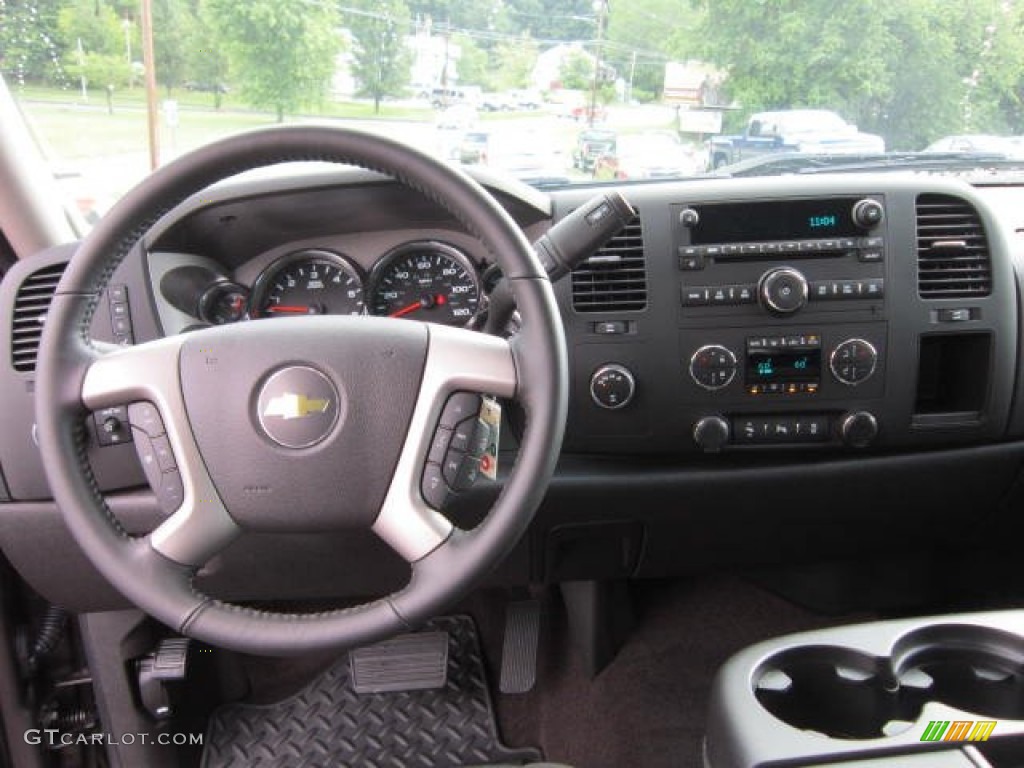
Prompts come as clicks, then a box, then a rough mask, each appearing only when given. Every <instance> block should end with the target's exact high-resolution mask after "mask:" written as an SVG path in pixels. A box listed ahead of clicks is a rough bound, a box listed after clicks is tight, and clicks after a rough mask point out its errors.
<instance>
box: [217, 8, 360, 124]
mask: <svg viewBox="0 0 1024 768" xmlns="http://www.w3.org/2000/svg"><path fill="white" fill-rule="evenodd" d="M206 14H207V18H209V19H210V21H211V23H212V24H213V25H214V27H215V29H216V32H217V39H218V40H219V41H221V44H222V45H223V46H224V48H225V50H226V51H227V53H228V58H229V60H230V61H231V66H232V71H233V72H235V73H236V75H235V76H236V80H237V82H238V84H239V85H240V87H241V95H242V98H243V99H245V100H246V101H248V103H250V104H252V105H254V106H260V107H271V108H272V109H273V110H274V111H275V113H276V115H277V120H278V122H282V121H283V120H284V115H285V113H286V112H294V111H296V110H298V109H299V108H301V107H306V106H314V105H316V104H318V103H320V102H322V101H323V99H324V98H325V97H326V95H327V92H328V87H329V85H330V82H331V77H332V76H333V74H334V68H335V58H336V56H337V54H338V52H339V50H340V49H341V36H340V35H339V34H338V30H337V16H336V14H335V12H334V10H333V7H331V6H330V5H328V4H327V3H282V2H278V0H249V1H248V2H245V3H239V2H237V1H236V0H208V2H207V5H206Z"/></svg>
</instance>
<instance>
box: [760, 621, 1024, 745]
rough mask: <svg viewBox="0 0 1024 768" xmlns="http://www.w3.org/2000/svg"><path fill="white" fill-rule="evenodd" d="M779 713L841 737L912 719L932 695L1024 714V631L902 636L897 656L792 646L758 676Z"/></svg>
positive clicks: (876, 733)
mask: <svg viewBox="0 0 1024 768" xmlns="http://www.w3.org/2000/svg"><path fill="white" fill-rule="evenodd" d="M752 682H753V685H754V695H755V697H756V699H757V701H758V702H759V703H760V705H761V706H762V707H764V709H766V710H767V711H768V712H770V713H771V714H772V715H773V716H774V717H776V718H777V719H779V720H781V721H782V722H784V723H787V724H789V725H791V726H793V727H794V728H799V729H801V730H808V731H815V732H817V733H821V734H824V735H826V736H829V737H832V738H836V739H877V738H882V737H886V736H894V735H896V734H898V733H901V732H902V731H904V730H906V729H908V728H910V727H912V726H913V725H914V724H915V723H916V722H917V721H918V719H919V718H920V715H921V710H922V708H923V707H924V705H925V704H927V703H928V702H937V703H942V704H945V705H946V706H949V707H953V708H955V709H959V710H962V711H964V712H967V713H970V714H973V715H976V716H978V717H979V718H990V719H995V720H1000V719H1006V720H1024V638H1022V637H1019V636H1017V635H1013V634H1010V633H1008V632H1002V631H999V630H996V629H991V628H987V627H979V626H970V625H949V624H944V625H936V626H931V627H926V628H924V629H919V630H915V631H914V632H911V633H909V634H907V635H905V636H903V637H902V638H901V639H900V640H899V641H898V642H897V644H896V646H895V648H894V649H893V654H892V658H891V659H888V658H876V657H873V656H870V655H868V654H865V653H862V652H859V651H856V650H853V649H850V648H843V647H841V646H832V645H816V646H811V645H808V646H797V647H793V648H788V649H786V650H784V651H780V652H778V653H776V654H774V655H772V656H770V657H769V658H768V659H767V660H766V661H764V662H763V663H762V664H761V665H760V666H759V667H758V668H757V669H756V670H755V674H754V676H753V679H752Z"/></svg>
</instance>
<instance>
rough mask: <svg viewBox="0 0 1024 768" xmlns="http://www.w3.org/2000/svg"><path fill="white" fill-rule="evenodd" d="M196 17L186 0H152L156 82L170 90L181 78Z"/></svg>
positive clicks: (184, 74) (186, 66)
mask: <svg viewBox="0 0 1024 768" xmlns="http://www.w3.org/2000/svg"><path fill="white" fill-rule="evenodd" d="M196 26H197V24H196V19H195V17H194V16H193V15H192V11H191V9H190V8H189V5H188V3H187V2H186V0H153V57H154V59H155V60H156V77H157V82H159V83H161V84H162V85H163V86H165V87H166V88H167V95H168V96H170V95H171V90H172V89H173V88H175V87H176V86H179V85H181V84H182V83H184V82H185V80H186V78H187V77H188V71H189V67H190V63H191V52H190V47H191V45H190V43H191V41H192V40H193V38H194V37H195V36H196V34H197V29H196Z"/></svg>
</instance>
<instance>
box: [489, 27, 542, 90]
mask: <svg viewBox="0 0 1024 768" xmlns="http://www.w3.org/2000/svg"><path fill="white" fill-rule="evenodd" d="M536 63H537V44H536V43H535V42H534V41H533V39H532V38H530V37H529V36H528V35H524V36H522V37H520V38H519V39H517V40H505V41H502V42H501V43H498V45H496V46H495V48H494V52H493V54H492V55H491V83H492V85H493V86H494V89H495V90H498V91H506V90H511V89H513V88H526V87H528V86H529V85H530V76H531V75H532V74H533V67H534V65H535V64H536Z"/></svg>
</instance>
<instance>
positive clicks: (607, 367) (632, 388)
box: [589, 363, 636, 411]
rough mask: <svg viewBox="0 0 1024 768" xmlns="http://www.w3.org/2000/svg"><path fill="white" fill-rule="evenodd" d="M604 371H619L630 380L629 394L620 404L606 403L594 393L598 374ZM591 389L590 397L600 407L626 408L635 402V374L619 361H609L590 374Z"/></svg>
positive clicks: (613, 409)
mask: <svg viewBox="0 0 1024 768" xmlns="http://www.w3.org/2000/svg"><path fill="white" fill-rule="evenodd" d="M603 373H618V374H620V375H622V376H625V377H626V380H627V381H629V396H628V397H626V398H625V399H624V400H623V401H622V402H621V403H619V404H618V405H605V404H604V403H602V402H601V401H600V400H598V399H597V395H596V394H594V383H595V382H596V381H597V378H598V376H600V375H601V374H603ZM589 389H590V399H591V400H593V401H594V404H595V405H596V406H597V407H598V408H604V409H605V410H608V411H617V410H618V409H619V408H625V407H626V406H627V405H629V404H630V403H631V402H633V397H634V395H636V379H635V378H633V374H632V372H630V370H629V368H626V367H625V366H624V365H619V364H618V363H607V364H605V365H602V366H601V367H600V368H598V369H597V370H596V371H594V372H593V373H592V374H590V387H589Z"/></svg>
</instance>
